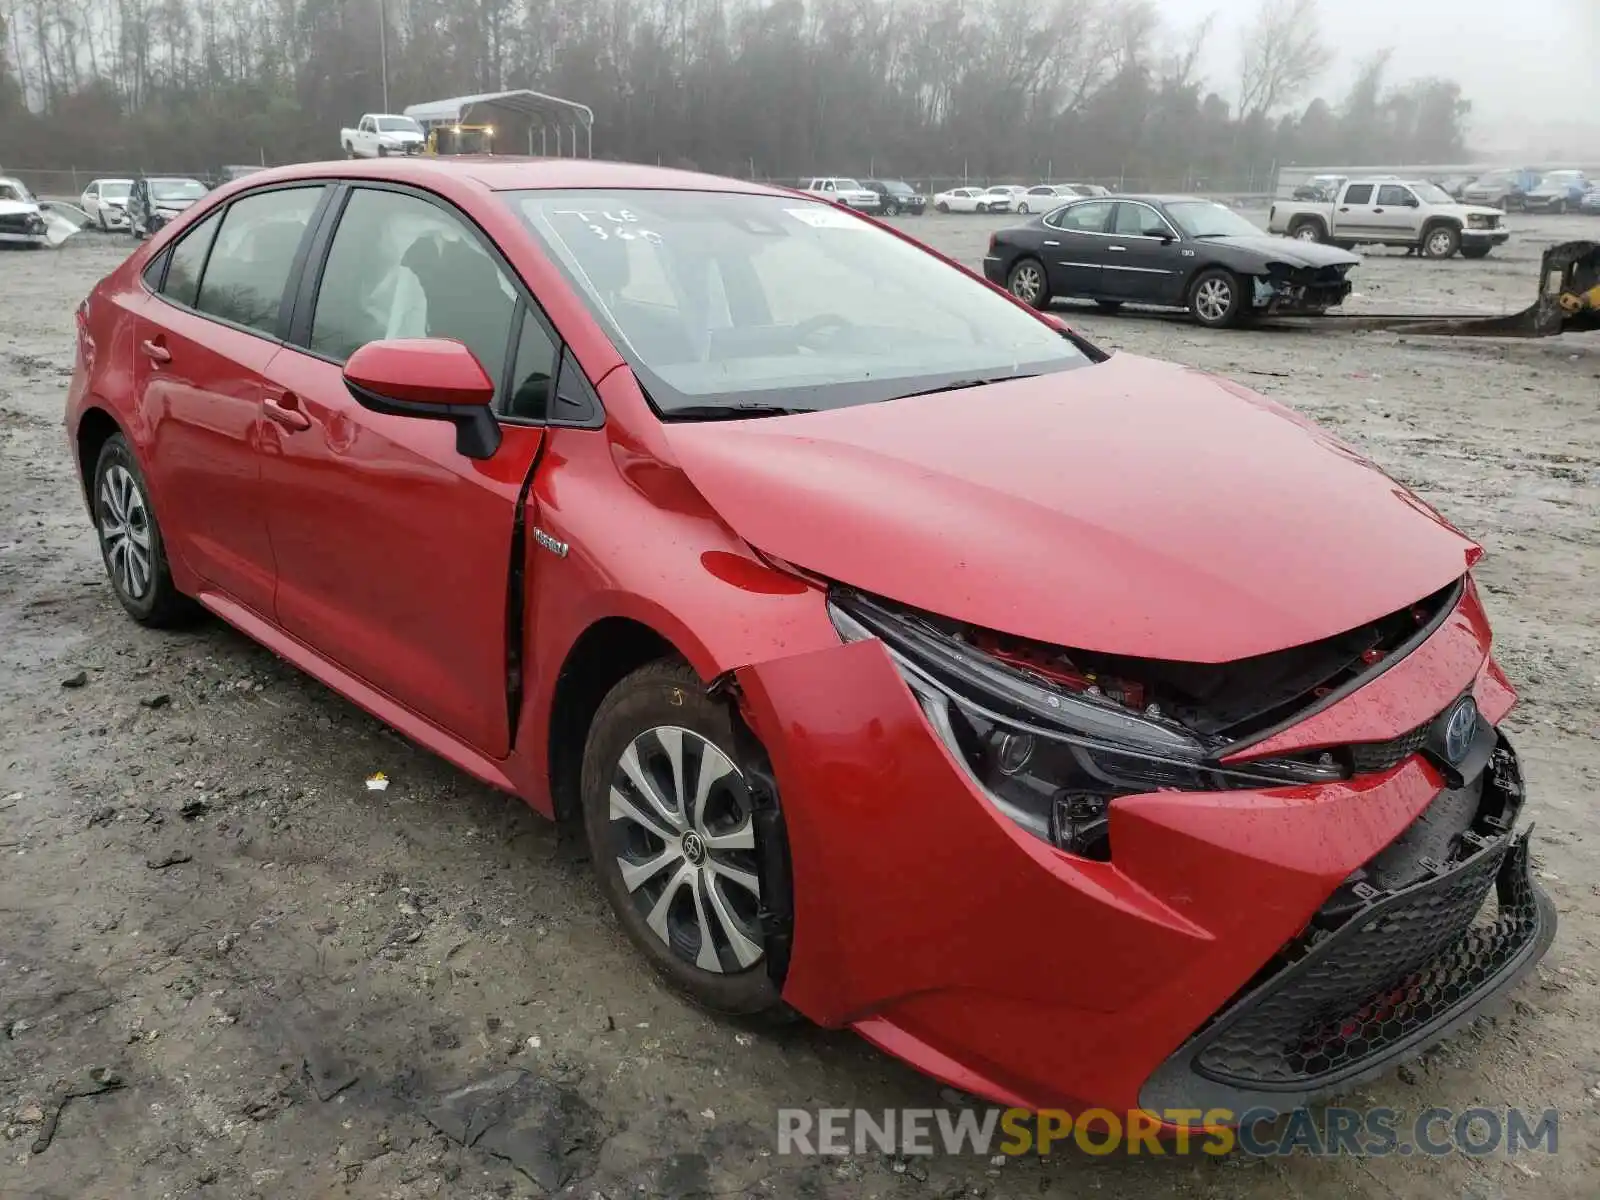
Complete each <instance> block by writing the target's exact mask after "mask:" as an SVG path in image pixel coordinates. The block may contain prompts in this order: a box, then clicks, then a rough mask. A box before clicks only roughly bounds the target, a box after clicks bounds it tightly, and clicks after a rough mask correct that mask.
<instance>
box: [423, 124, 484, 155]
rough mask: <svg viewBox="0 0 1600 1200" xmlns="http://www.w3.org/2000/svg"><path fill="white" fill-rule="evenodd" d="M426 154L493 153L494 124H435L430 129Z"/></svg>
mask: <svg viewBox="0 0 1600 1200" xmlns="http://www.w3.org/2000/svg"><path fill="white" fill-rule="evenodd" d="M423 153H424V154H434V155H455V154H493V153H494V126H493V125H435V126H434V127H433V128H432V129H430V130H428V144H427V145H426V146H425V147H423Z"/></svg>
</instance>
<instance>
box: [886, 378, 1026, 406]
mask: <svg viewBox="0 0 1600 1200" xmlns="http://www.w3.org/2000/svg"><path fill="white" fill-rule="evenodd" d="M1033 378H1036V376H1034V375H995V376H992V377H991V378H988V379H956V380H952V381H951V382H949V383H941V384H940V385H939V386H938V387H931V388H923V390H922V391H920V392H907V393H905V395H903V396H896V397H895V399H896V400H911V399H914V398H915V397H917V396H934V395H937V394H938V393H940V392H959V391H961V390H963V389H965V388H975V387H988V386H989V385H990V384H991V383H1010V382H1011V381H1012V380H1013V379H1033Z"/></svg>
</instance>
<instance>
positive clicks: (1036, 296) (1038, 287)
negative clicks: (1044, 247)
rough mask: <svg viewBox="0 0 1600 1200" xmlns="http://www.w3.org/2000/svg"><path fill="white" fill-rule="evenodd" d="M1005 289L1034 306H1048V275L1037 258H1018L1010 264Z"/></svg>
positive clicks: (1040, 307)
mask: <svg viewBox="0 0 1600 1200" xmlns="http://www.w3.org/2000/svg"><path fill="white" fill-rule="evenodd" d="M1006 291H1008V292H1010V293H1011V294H1012V295H1013V296H1015V297H1016V298H1017V299H1018V300H1021V301H1022V302H1023V303H1024V304H1028V305H1031V306H1032V307H1034V308H1038V309H1044V308H1049V307H1050V276H1049V273H1048V272H1046V271H1045V269H1044V264H1043V263H1042V262H1040V261H1039V260H1038V259H1037V258H1032V257H1028V258H1019V259H1017V261H1016V262H1014V263H1012V264H1011V270H1010V271H1009V272H1007V274H1006Z"/></svg>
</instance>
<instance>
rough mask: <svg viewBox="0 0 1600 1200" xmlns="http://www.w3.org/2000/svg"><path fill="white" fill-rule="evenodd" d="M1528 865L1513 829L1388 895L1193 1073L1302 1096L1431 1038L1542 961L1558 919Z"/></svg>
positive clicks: (1282, 981) (1214, 1043)
mask: <svg viewBox="0 0 1600 1200" xmlns="http://www.w3.org/2000/svg"><path fill="white" fill-rule="evenodd" d="M1528 870H1529V866H1528V845H1527V839H1526V837H1524V838H1522V839H1520V840H1518V841H1517V842H1515V843H1513V842H1512V841H1511V839H1510V836H1509V835H1506V836H1503V837H1501V838H1498V839H1496V840H1494V841H1492V842H1488V843H1486V844H1482V848H1481V849H1479V850H1478V851H1477V852H1476V853H1474V854H1472V855H1471V856H1470V857H1468V858H1466V859H1465V860H1463V861H1462V862H1460V863H1458V864H1456V865H1454V866H1453V868H1451V869H1449V870H1447V871H1443V872H1442V873H1440V874H1436V875H1434V876H1432V877H1430V878H1428V879H1426V880H1424V881H1422V882H1420V883H1417V884H1415V885H1413V886H1411V887H1409V888H1405V889H1403V890H1401V891H1398V892H1394V893H1390V894H1388V895H1380V896H1379V898H1377V899H1375V900H1374V901H1373V902H1372V903H1371V905H1370V906H1369V907H1368V908H1367V909H1366V910H1365V911H1363V912H1361V913H1359V914H1358V915H1356V916H1355V917H1353V918H1352V919H1351V920H1350V921H1349V922H1347V923H1346V924H1345V925H1344V926H1342V927H1341V928H1340V929H1338V930H1337V931H1336V932H1334V933H1331V934H1324V935H1322V936H1320V937H1314V938H1313V939H1312V940H1311V941H1310V942H1309V944H1308V945H1307V946H1306V947H1305V948H1304V949H1303V952H1302V955H1301V957H1300V958H1299V959H1298V960H1297V961H1295V962H1293V963H1291V964H1290V965H1289V966H1286V967H1284V968H1283V969H1282V970H1280V971H1279V972H1278V974H1277V975H1275V976H1273V977H1272V978H1271V979H1269V980H1268V982H1267V983H1266V984H1264V985H1263V986H1262V987H1261V988H1260V989H1258V991H1257V992H1256V993H1255V994H1254V995H1250V996H1247V997H1246V998H1244V999H1243V1000H1241V1001H1240V1002H1239V1003H1238V1004H1236V1005H1235V1006H1234V1007H1233V1009H1232V1010H1231V1012H1229V1013H1226V1014H1224V1015H1223V1016H1222V1017H1221V1018H1220V1019H1219V1020H1218V1021H1217V1022H1216V1023H1215V1024H1214V1025H1213V1026H1212V1027H1211V1028H1210V1029H1209V1030H1207V1031H1205V1032H1203V1033H1202V1034H1201V1035H1200V1038H1199V1039H1198V1041H1199V1046H1198V1048H1197V1049H1192V1050H1191V1053H1192V1054H1193V1069H1194V1071H1195V1072H1196V1073H1197V1074H1199V1075H1201V1076H1204V1077H1205V1078H1207V1079H1210V1080H1213V1081H1215V1082H1216V1083H1220V1084H1224V1085H1228V1086H1232V1087H1244V1088H1251V1089H1256V1090H1262V1091H1295V1092H1301V1091H1307V1090H1312V1089H1318V1088H1325V1087H1328V1086H1331V1085H1333V1084H1335V1083H1337V1082H1339V1081H1340V1080H1342V1079H1347V1078H1349V1077H1350V1076H1352V1075H1356V1074H1358V1073H1360V1072H1361V1071H1362V1069H1363V1068H1364V1067H1365V1066H1367V1065H1369V1064H1371V1063H1372V1062H1373V1061H1374V1060H1381V1059H1385V1058H1388V1057H1390V1056H1392V1055H1395V1054H1398V1053H1401V1052H1403V1051H1404V1050H1405V1049H1407V1048H1408V1047H1409V1046H1411V1045H1413V1044H1415V1043H1416V1042H1418V1041H1421V1040H1423V1039H1425V1037H1426V1035H1427V1034H1428V1033H1429V1031H1430V1030H1432V1029H1435V1028H1439V1027H1442V1026H1444V1025H1446V1024H1448V1023H1449V1022H1450V1021H1451V1019H1452V1018H1453V1017H1455V1016H1456V1015H1459V1014H1460V1013H1461V1012H1464V1011H1465V1010H1467V1009H1469V1008H1470V1007H1471V1006H1472V1004H1474V1003H1475V1002H1476V1001H1477V1000H1479V999H1480V998H1482V996H1483V995H1484V994H1486V993H1487V992H1489V991H1491V990H1493V988H1494V987H1495V986H1496V985H1497V984H1498V983H1499V982H1500V977H1501V976H1502V975H1504V974H1506V973H1507V972H1508V970H1509V968H1511V967H1512V966H1513V965H1515V964H1516V963H1517V962H1518V960H1520V959H1523V958H1524V957H1530V958H1531V956H1528V955H1527V953H1526V952H1527V951H1529V949H1530V948H1531V947H1532V946H1533V945H1534V943H1535V942H1536V941H1537V940H1538V939H1539V935H1540V932H1541V927H1543V926H1544V925H1546V924H1547V922H1546V920H1545V918H1544V915H1543V914H1542V913H1541V911H1540V905H1539V899H1538V894H1537V891H1536V889H1535V888H1534V885H1533V882H1532V880H1531V879H1530V878H1529V874H1528ZM1491 888H1493V889H1494V890H1495V893H1496V895H1495V908H1494V911H1493V914H1492V915H1491V914H1490V913H1489V912H1487V907H1488V906H1487V905H1486V904H1485V901H1486V899H1487V897H1488V895H1489V892H1490V890H1491Z"/></svg>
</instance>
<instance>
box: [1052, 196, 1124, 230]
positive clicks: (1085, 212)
mask: <svg viewBox="0 0 1600 1200" xmlns="http://www.w3.org/2000/svg"><path fill="white" fill-rule="evenodd" d="M1110 213H1111V205H1110V204H1107V203H1104V202H1096V203H1094V204H1074V205H1072V206H1071V207H1070V208H1064V209H1062V210H1061V212H1060V213H1059V214H1057V216H1056V217H1055V218H1054V219H1053V220H1052V221H1051V224H1053V225H1054V226H1055V227H1056V228H1058V229H1066V230H1070V231H1072V232H1074V233H1099V232H1101V230H1103V229H1104V228H1105V225H1106V217H1107V216H1109V215H1110Z"/></svg>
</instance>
